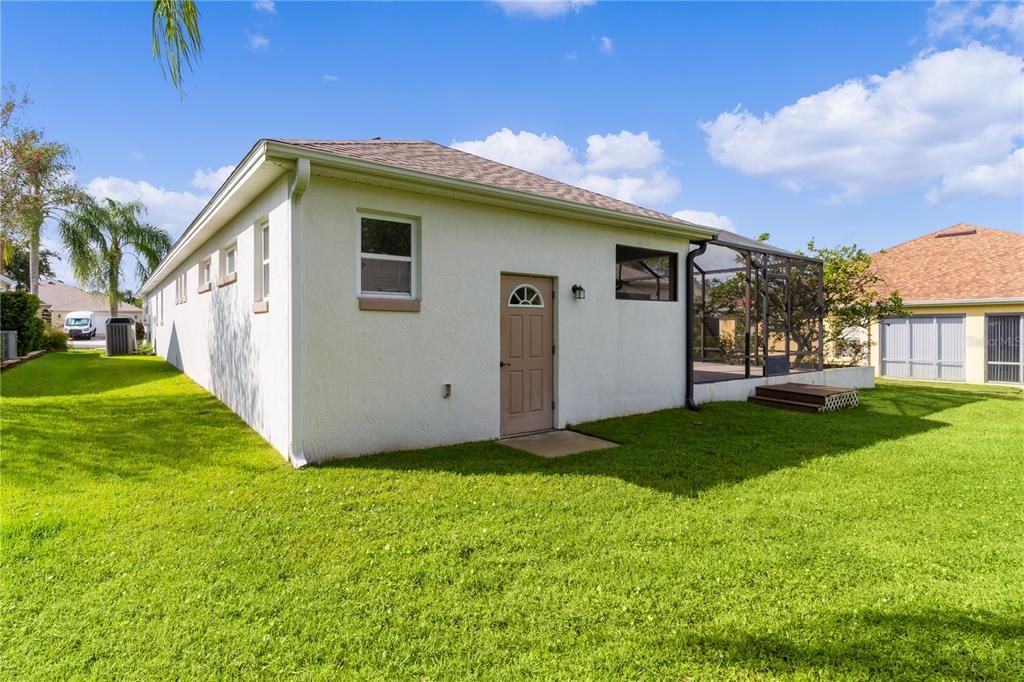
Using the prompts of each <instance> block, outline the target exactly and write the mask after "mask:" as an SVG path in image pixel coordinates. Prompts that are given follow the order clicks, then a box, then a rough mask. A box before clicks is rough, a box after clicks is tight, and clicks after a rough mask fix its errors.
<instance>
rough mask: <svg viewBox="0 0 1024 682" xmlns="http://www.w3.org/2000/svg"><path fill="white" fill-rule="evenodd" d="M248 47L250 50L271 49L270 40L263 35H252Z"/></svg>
mask: <svg viewBox="0 0 1024 682" xmlns="http://www.w3.org/2000/svg"><path fill="white" fill-rule="evenodd" d="M248 45H249V49H250V50H265V49H267V48H268V47H270V40H269V39H268V38H267V37H266V36H265V35H263V34H262V33H250V34H249V41H248Z"/></svg>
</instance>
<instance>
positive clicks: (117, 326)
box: [107, 317, 135, 355]
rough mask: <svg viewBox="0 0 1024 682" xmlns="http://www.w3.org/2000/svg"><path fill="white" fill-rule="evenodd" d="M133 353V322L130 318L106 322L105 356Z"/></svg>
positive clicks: (112, 318)
mask: <svg viewBox="0 0 1024 682" xmlns="http://www.w3.org/2000/svg"><path fill="white" fill-rule="evenodd" d="M133 353H135V321H134V320H132V318H130V317H111V318H110V319H108V320H107V355H132V354H133Z"/></svg>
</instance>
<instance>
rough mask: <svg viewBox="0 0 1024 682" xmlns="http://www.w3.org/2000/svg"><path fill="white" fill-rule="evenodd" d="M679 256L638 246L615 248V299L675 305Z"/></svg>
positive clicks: (619, 246)
mask: <svg viewBox="0 0 1024 682" xmlns="http://www.w3.org/2000/svg"><path fill="white" fill-rule="evenodd" d="M677 281H678V254H675V253H672V252H671V251H657V250H655V249H644V248H640V247H636V246H623V245H621V244H620V245H618V246H616V247H615V298H619V299H623V300H627V301H675V300H678V299H677V294H676V289H677Z"/></svg>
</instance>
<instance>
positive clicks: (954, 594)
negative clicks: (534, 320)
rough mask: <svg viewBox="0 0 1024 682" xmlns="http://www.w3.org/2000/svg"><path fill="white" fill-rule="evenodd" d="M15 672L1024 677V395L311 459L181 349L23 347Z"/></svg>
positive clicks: (5, 670)
mask: <svg viewBox="0 0 1024 682" xmlns="http://www.w3.org/2000/svg"><path fill="white" fill-rule="evenodd" d="M0 384H2V385H0V393H2V402H0V410H2V415H0V416H2V461H0V494H2V508H0V511H2V516H0V520H2V565H0V585H2V598H0V609H2V611H0V636H2V641H0V676H2V677H3V678H8V679H9V678H19V679H20V678H45V679H63V678H71V677H99V678H110V677H121V676H123V677H145V678H161V679H169V678H183V679H193V678H208V677H218V678H225V677H228V678H235V677H278V676H283V675H294V676H297V677H300V678H317V677H321V678H339V677H359V678H383V677H387V678H397V679H431V680H438V679H465V678H468V677H474V678H489V679H500V680H507V679H511V678H518V677H539V678H547V679H573V680H576V679H609V678H615V679H622V678H659V679H690V678H699V679H768V678H776V677H782V678H797V679H803V678H812V679H813V678H821V679H842V678H851V679H863V678H868V677H879V676H881V677H886V678H921V679H923V678H949V679H963V678H998V679H1010V678H1014V677H1016V678H1021V677H1022V676H1024V615H1022V614H1024V394H1022V392H1021V391H1018V390H1013V389H997V388H992V387H966V386H954V385H938V384H931V385H926V384H907V383H900V384H897V383H886V384H882V385H881V386H880V387H879V388H877V389H875V390H874V391H866V392H863V393H862V405H861V407H859V408H856V409H854V410H849V411H845V412H840V413H834V414H821V415H818V414H803V413H795V412H782V411H775V410H771V409H769V408H764V407H759V406H754V405H748V404H746V403H719V404H713V405H708V406H706V407H705V408H704V409H703V410H702V411H701V412H699V413H689V412H686V411H682V410H669V411H664V412H658V413H654V414H649V415H643V416H637V417H629V418H624V419H612V420H607V421H602V422H597V423H593V424H587V425H584V426H583V427H582V430H584V431H587V432H589V433H593V434H595V435H598V436H602V437H605V438H609V439H612V440H615V441H618V442H620V443H622V447H620V448H616V449H613V450H605V451H600V452H595V453H593V454H582V455H577V456H573V457H567V458H564V459H558V460H545V459H541V458H537V457H534V456H532V455H528V454H526V453H522V452H519V451H515V450H511V449H508V448H505V447H503V446H501V445H498V444H496V443H475V444H469V445H463V446H457V447H447V448H438V449H434V450H428V451H420V452H411V453H396V454H389V455H381V456H375V457H367V458H362V459H358V460H349V461H345V462H342V463H338V464H335V465H333V466H324V467H314V468H307V469H305V470H302V471H294V470H292V469H291V468H290V467H289V466H288V465H287V464H286V463H285V462H284V461H283V459H282V458H281V456H280V455H279V454H277V453H276V452H274V451H273V450H272V449H271V448H270V446H268V445H267V444H266V443H265V442H263V441H262V440H261V439H260V438H259V437H258V436H256V435H255V434H254V433H253V432H252V431H250V430H249V429H248V428H247V427H246V426H245V425H244V424H243V423H242V422H241V421H240V420H239V419H238V418H236V417H235V416H234V415H233V414H232V413H231V412H229V411H228V410H227V409H226V408H224V407H223V406H222V405H221V404H220V403H219V402H218V401H217V400H216V399H214V398H212V397H211V396H209V395H208V394H207V393H205V392H204V391H203V390H201V389H200V388H198V387H197V386H195V385H194V384H193V383H192V382H191V381H190V380H188V379H187V378H186V377H184V376H183V375H181V374H178V373H177V372H176V371H175V370H173V369H172V368H171V367H169V366H168V365H166V364H165V363H164V362H162V361H161V360H160V359H158V358H152V357H149V358H147V357H131V358H111V359H108V358H104V357H101V356H100V355H99V354H96V353H82V352H70V353H59V354H51V355H47V356H45V357H43V358H42V359H40V360H36V361H34V362H31V363H29V364H26V365H24V366H22V367H19V368H17V369H14V370H12V371H10V372H6V373H4V374H3V376H2V379H0Z"/></svg>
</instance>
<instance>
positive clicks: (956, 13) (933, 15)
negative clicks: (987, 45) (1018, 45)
mask: <svg viewBox="0 0 1024 682" xmlns="http://www.w3.org/2000/svg"><path fill="white" fill-rule="evenodd" d="M1004 33H1005V34H1008V35H1009V36H1010V37H1011V38H1013V39H1015V40H1017V41H1018V42H1019V41H1020V40H1021V35H1022V34H1024V4H1022V3H1020V2H1014V3H995V2H977V1H975V2H936V3H935V4H934V5H932V7H931V9H929V10H928V35H929V36H930V37H931V38H932V39H939V38H946V37H952V38H954V39H957V40H961V41H970V40H971V39H973V38H976V37H979V36H984V37H987V38H991V39H998V38H999V37H1001V36H1002V34H1004Z"/></svg>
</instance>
